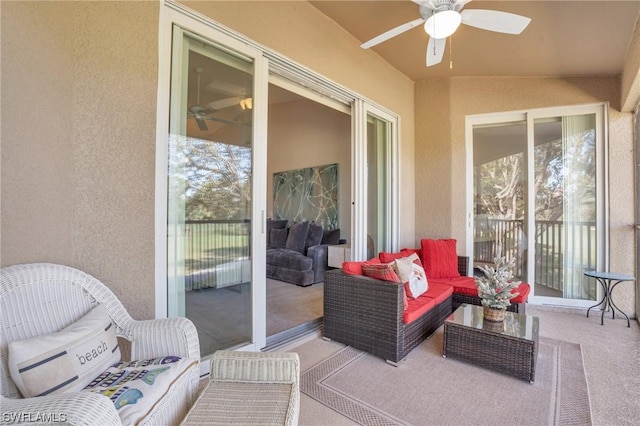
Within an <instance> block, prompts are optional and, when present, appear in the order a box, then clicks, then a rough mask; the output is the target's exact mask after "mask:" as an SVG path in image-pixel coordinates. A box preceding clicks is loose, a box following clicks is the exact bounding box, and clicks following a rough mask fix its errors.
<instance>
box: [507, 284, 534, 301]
mask: <svg viewBox="0 0 640 426" xmlns="http://www.w3.org/2000/svg"><path fill="white" fill-rule="evenodd" d="M530 291H531V287H530V286H529V284H527V283H520V285H519V286H518V287H516V288H514V289H513V290H511V293H518V295H517V296H516V297H514V298H513V299H511V303H525V302H526V301H527V299H528V298H529V292H530Z"/></svg>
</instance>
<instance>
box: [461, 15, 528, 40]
mask: <svg viewBox="0 0 640 426" xmlns="http://www.w3.org/2000/svg"><path fill="white" fill-rule="evenodd" d="M461 15H462V23H463V24H466V25H469V26H472V27H476V28H480V29H483V30H489V31H495V32H498V33H505V34H520V33H521V32H522V31H524V29H525V28H527V25H529V22H531V18H527V17H526V16H520V15H516V14H514V13H508V12H500V11H498V10H485V9H465V10H463V11H462V12H461Z"/></svg>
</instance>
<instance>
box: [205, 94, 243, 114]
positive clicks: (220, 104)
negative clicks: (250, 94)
mask: <svg viewBox="0 0 640 426" xmlns="http://www.w3.org/2000/svg"><path fill="white" fill-rule="evenodd" d="M241 100H242V98H241V97H240V96H232V97H230V98H224V99H219V100H217V101H213V102H209V103H208V104H207V105H205V106H206V107H207V108H210V109H212V110H214V111H219V110H221V109H225V108H229V107H232V106H236V105H240V101H241Z"/></svg>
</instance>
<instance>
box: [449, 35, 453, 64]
mask: <svg viewBox="0 0 640 426" xmlns="http://www.w3.org/2000/svg"><path fill="white" fill-rule="evenodd" d="M449 69H450V70H452V69H453V37H452V36H449Z"/></svg>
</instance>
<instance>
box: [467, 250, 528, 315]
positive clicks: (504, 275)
mask: <svg viewBox="0 0 640 426" xmlns="http://www.w3.org/2000/svg"><path fill="white" fill-rule="evenodd" d="M493 261H494V263H495V268H494V267H493V266H481V267H480V270H481V271H482V272H484V276H483V277H476V279H475V282H476V286H477V287H478V296H480V299H481V300H482V306H485V307H487V308H492V309H506V308H507V307H508V306H509V305H510V304H511V299H512V298H514V297H516V296H517V295H518V294H519V293H518V292H514V293H512V292H511V290H513V289H514V288H516V287H518V286H519V285H520V281H517V280H512V278H513V272H511V269H512V268H513V266H514V264H515V259H511V260H509V261H508V262H507V260H506V258H505V257H502V256H500V255H498V256H497V257H496V258H495V259H494V260H493Z"/></svg>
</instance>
